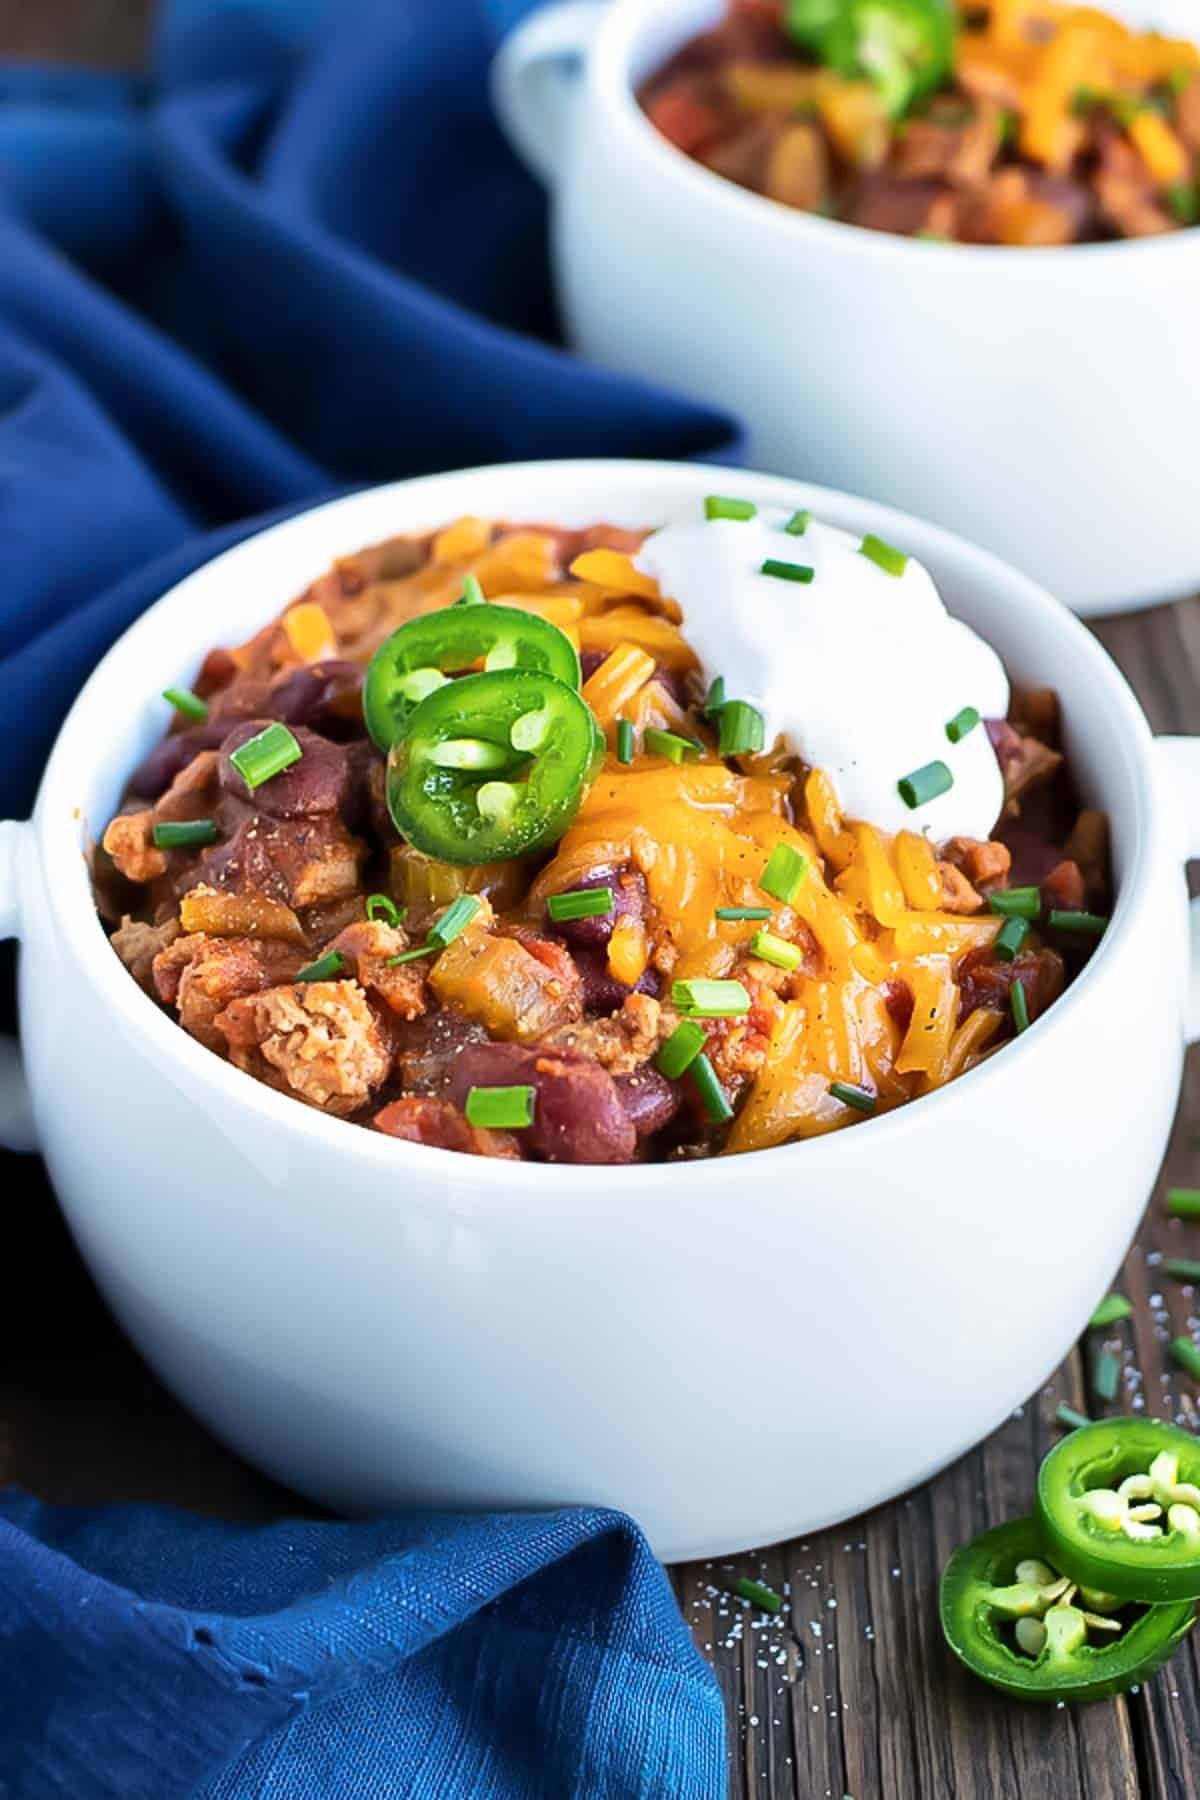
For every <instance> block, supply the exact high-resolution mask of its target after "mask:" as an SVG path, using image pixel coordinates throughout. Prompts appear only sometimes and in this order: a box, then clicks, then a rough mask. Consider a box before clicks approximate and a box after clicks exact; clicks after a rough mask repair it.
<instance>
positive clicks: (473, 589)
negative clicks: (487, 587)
mask: <svg viewBox="0 0 1200 1800" xmlns="http://www.w3.org/2000/svg"><path fill="white" fill-rule="evenodd" d="M454 604H455V606H484V605H486V604H487V595H486V594H485V593H484V591H483V589H482V588H481V587H480V585H479V577H478V575H464V576H463V587H462V593H461V594H460V595H459V596H458V599H457V600H456V601H455V602H454Z"/></svg>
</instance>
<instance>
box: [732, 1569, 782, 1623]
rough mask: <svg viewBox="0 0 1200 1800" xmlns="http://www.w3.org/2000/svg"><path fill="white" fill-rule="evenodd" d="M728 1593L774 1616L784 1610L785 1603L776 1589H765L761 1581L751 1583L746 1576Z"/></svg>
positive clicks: (736, 1582) (735, 1583)
mask: <svg viewBox="0 0 1200 1800" xmlns="http://www.w3.org/2000/svg"><path fill="white" fill-rule="evenodd" d="M728 1591H729V1592H730V1593H731V1594H736V1595H737V1597H738V1599H739V1600H748V1601H749V1602H750V1604H751V1606H760V1607H761V1608H762V1610H763V1611H764V1612H768V1613H771V1614H774V1613H777V1612H781V1611H782V1610H783V1601H782V1600H781V1599H780V1597H779V1595H778V1594H777V1593H776V1592H775V1589H774V1588H769V1587H765V1586H764V1585H763V1583H762V1582H761V1581H750V1580H748V1579H747V1578H746V1577H745V1576H744V1575H743V1576H742V1577H741V1579H740V1580H738V1581H735V1582H734V1584H733V1586H732V1587H731V1588H730V1589H729V1590H728Z"/></svg>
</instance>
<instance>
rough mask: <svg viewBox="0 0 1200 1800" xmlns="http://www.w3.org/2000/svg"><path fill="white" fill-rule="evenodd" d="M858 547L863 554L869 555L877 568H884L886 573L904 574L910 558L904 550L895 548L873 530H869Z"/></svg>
mask: <svg viewBox="0 0 1200 1800" xmlns="http://www.w3.org/2000/svg"><path fill="white" fill-rule="evenodd" d="M858 548H859V551H860V552H861V554H862V555H863V556H865V557H868V558H869V559H870V561H871V562H873V563H874V564H875V565H876V567H877V568H880V569H882V570H883V572H884V574H885V575H903V573H904V571H905V569H907V567H908V558H907V556H905V554H904V552H903V550H894V549H893V548H892V546H891V544H885V543H884V541H883V539H882V538H880V537H876V536H875V533H874V532H873V531H868V533H867V535H866V537H865V538H864V539H863V541H862V543H861V544H860V545H859V546H858Z"/></svg>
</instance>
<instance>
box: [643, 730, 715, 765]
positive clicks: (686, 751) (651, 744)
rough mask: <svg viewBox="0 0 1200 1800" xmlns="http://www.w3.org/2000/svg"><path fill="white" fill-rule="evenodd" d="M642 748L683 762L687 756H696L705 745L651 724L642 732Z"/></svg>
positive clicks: (677, 761) (674, 760)
mask: <svg viewBox="0 0 1200 1800" xmlns="http://www.w3.org/2000/svg"><path fill="white" fill-rule="evenodd" d="M642 748H643V749H644V750H649V751H651V752H653V753H654V754H655V755H658V756H665V757H666V759H667V761H668V762H673V763H681V762H682V761H683V759H684V757H685V756H696V755H697V754H698V753H699V752H700V751H701V750H702V749H703V748H704V746H703V745H702V744H698V743H697V742H696V740H695V738H685V737H680V735H679V733H678V732H677V731H660V730H659V729H658V727H657V726H655V725H650V726H648V727H647V728H646V730H645V731H643V733H642Z"/></svg>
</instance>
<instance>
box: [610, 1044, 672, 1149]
mask: <svg viewBox="0 0 1200 1800" xmlns="http://www.w3.org/2000/svg"><path fill="white" fill-rule="evenodd" d="M614 1079H615V1083H616V1089H617V1093H618V1094H619V1095H620V1098H621V1105H622V1106H623V1107H624V1108H625V1111H626V1114H627V1115H628V1117H629V1118H630V1119H631V1120H632V1121H633V1129H634V1130H635V1131H636V1132H637V1134H638V1137H639V1139H641V1138H646V1137H650V1136H652V1135H653V1133H654V1132H656V1131H661V1130H662V1128H663V1126H664V1125H669V1124H670V1123H671V1120H672V1119H673V1118H674V1117H675V1115H676V1113H677V1112H678V1111H679V1109H680V1107H681V1106H682V1105H683V1100H682V1097H681V1095H680V1092H679V1088H678V1086H677V1085H676V1083H675V1082H673V1081H668V1080H667V1078H666V1076H665V1075H660V1074H659V1072H658V1070H657V1069H654V1068H651V1067H650V1065H649V1063H647V1064H646V1065H645V1067H643V1068H641V1069H638V1070H637V1072H636V1073H635V1074H633V1075H617V1076H616V1077H615V1078H614Z"/></svg>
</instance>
